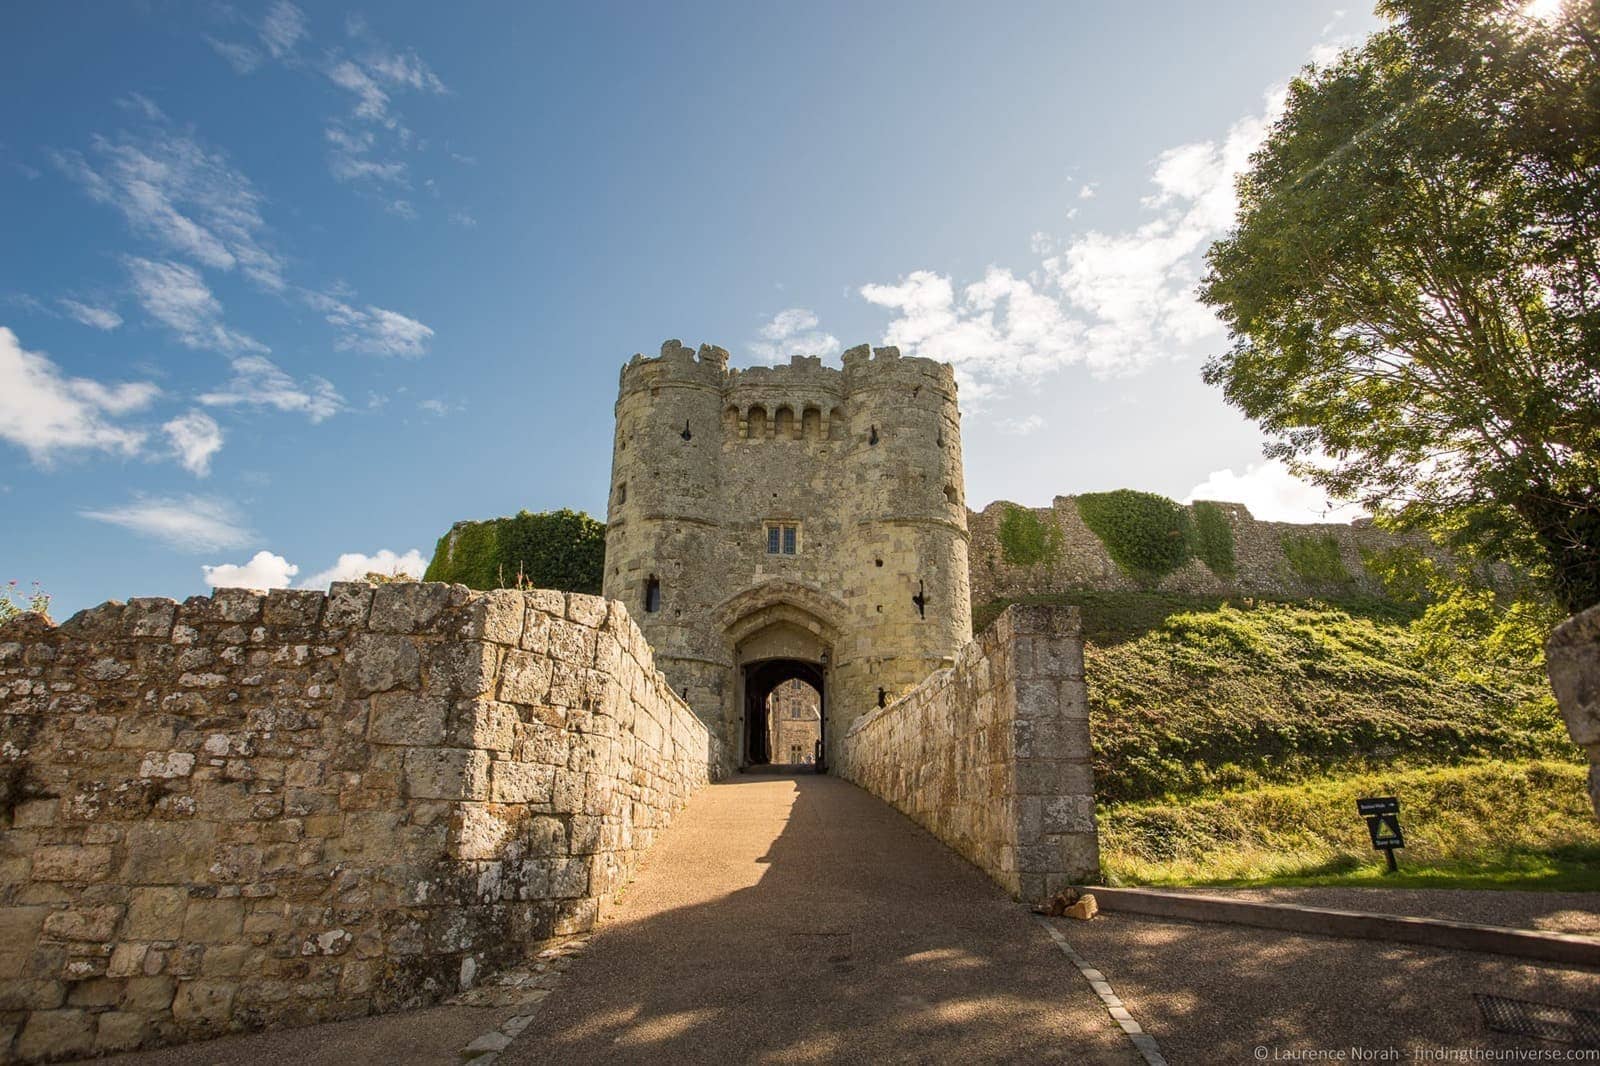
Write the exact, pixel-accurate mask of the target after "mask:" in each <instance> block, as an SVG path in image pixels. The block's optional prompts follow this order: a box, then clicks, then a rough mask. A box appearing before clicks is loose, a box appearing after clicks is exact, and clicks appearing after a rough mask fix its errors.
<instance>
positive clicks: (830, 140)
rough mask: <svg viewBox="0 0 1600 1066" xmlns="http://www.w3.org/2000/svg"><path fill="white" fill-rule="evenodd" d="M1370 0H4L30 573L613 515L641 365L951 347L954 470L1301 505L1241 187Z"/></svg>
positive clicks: (312, 574)
mask: <svg viewBox="0 0 1600 1066" xmlns="http://www.w3.org/2000/svg"><path fill="white" fill-rule="evenodd" d="M1376 24H1377V23H1376V21H1375V19H1374V18H1373V16H1371V15H1370V14H1368V13H1367V12H1365V11H1364V10H1360V9H1353V10H1343V11H1341V10H1337V9H1335V8H1334V7H1332V6H1330V5H1329V4H1326V3H1289V2H1283V0H1260V2H1255V0H1251V2H1243V0H1240V2H1233V3H1207V4H1194V3H1172V4H1141V5H1133V4H1097V5H1087V4H1071V3H1064V2H1053V3H1038V4H983V5H979V4H972V3H950V4H934V3H916V4H911V3H904V4H897V3H880V4H869V5H866V4H843V3H841V4H825V3H808V4H783V5H780V4H735V3H728V4H673V5H667V4H653V5H645V4H611V5H605V4H595V5H562V6H560V7H557V6H555V5H549V6H534V5H528V4H503V5H488V4H480V5H455V6H451V7H449V8H446V7H442V6H440V5H437V4H422V3H404V4H402V3H390V4H384V5H374V6H372V7H367V8H362V7H348V8H346V7H342V6H336V5H333V4H318V5H311V4H309V3H306V4H304V5H302V6H296V5H294V4H292V3H288V2H286V0H275V2H268V3H258V2H241V3H237V4H220V3H193V4H191V3H182V2H165V0H149V2H146V3H143V4H136V5H93V6H92V7H91V6H87V5H85V6H78V5H68V4H33V5H25V4H14V5H8V6H7V8H6V10H5V12H4V13H0V32H3V35H4V37H5V39H6V40H7V41H8V42H9V43H10V44H11V48H10V50H9V51H10V55H9V57H8V61H7V63H6V65H5V69H4V73H0V90H3V93H4V98H5V99H7V100H9V101H12V102H13V104H15V103H16V102H18V101H26V102H27V103H26V106H11V107H8V108H6V109H5V111H4V114H3V115H0V241H3V245H0V247H3V249H4V254H3V255H0V331H3V332H0V581H4V580H5V579H7V578H17V579H20V580H22V581H23V582H25V583H26V582H28V581H31V580H38V581H40V582H42V583H43V584H44V586H45V587H46V588H47V589H48V590H49V591H50V592H51V593H53V594H54V595H55V597H56V600H55V613H56V614H57V616H58V617H63V616H64V615H65V614H66V613H69V612H71V611H73V610H77V609H79V608H82V607H85V606H89V605H91V604H94V603H97V602H99V601H101V600H104V599H108V598H126V597H128V596H132V595H170V596H178V597H181V596H185V595H190V594H193V593H196V592H202V591H204V590H205V588H206V587H207V584H208V582H210V583H216V582H230V583H231V582H248V583H257V584H285V583H292V584H297V585H298V584H307V583H321V582H325V581H327V580H329V579H330V578H332V577H336V576H348V575H352V574H356V573H359V572H362V571H364V570H365V569H369V568H373V567H382V568H390V567H393V566H395V565H397V564H406V565H411V566H415V565H416V564H417V563H418V562H419V561H420V562H425V561H426V559H427V557H428V555H429V554H430V553H431V551H432V547H433V543H434V541H435V539H436V538H437V537H438V536H439V534H440V533H442V532H443V531H444V530H445V529H446V528H448V526H449V525H450V523H451V522H452V521H455V520H457V519H460V518H481V517H489V516H493V515H498V514H506V513H511V512H514V511H516V510H518V509H519V508H524V507H526V508H529V509H532V510H540V509H545V508H552V507H561V506H571V507H575V508H582V509H587V510H589V511H590V512H591V513H595V514H603V512H604V505H605V496H606V486H607V481H608V475H607V472H608V467H609V463H610V433H611V408H612V403H613V400H614V398H615V387H616V379H617V371H618V369H619V367H620V366H621V364H622V363H623V362H625V361H626V360H627V358H628V357H629V356H630V355H631V354H632V353H634V352H636V351H644V352H647V353H653V352H654V351H655V349H656V347H657V346H658V345H659V344H660V342H661V341H662V340H664V339H666V338H669V337H677V338H681V339H683V340H684V341H685V342H687V343H690V344H696V343H700V342H710V343H716V344H721V345H723V346H725V347H727V348H729V349H730V351H732V352H733V357H734V361H735V364H736V365H744V364H750V363H758V362H764V361H770V360H773V359H776V358H780V357H784V356H787V355H788V354H790V353H792V352H810V353H819V354H822V355H824V356H826V357H830V358H831V359H836V358H837V353H838V351H839V350H840V349H841V348H842V347H848V346H850V345H852V344H856V343H861V342H864V341H865V342H872V343H878V344H881V343H898V344H900V346H901V348H902V350H904V351H906V352H907V353H908V354H922V355H929V356H933V357H936V358H941V359H946V360H950V361H952V362H954V363H955V364H956V365H957V367H958V371H959V373H960V376H961V381H962V387H963V406H964V410H965V422H964V441H965V446H966V458H967V488H968V497H969V499H970V500H971V501H972V502H973V503H974V504H975V505H981V504H983V503H985V502H987V501H989V500H993V499H997V498H1005V499H1012V500H1016V501H1019V502H1024V503H1029V504H1036V505H1037V504H1043V503H1047V502H1048V501H1049V499H1050V498H1051V497H1052V496H1053V495H1055V494H1057V493H1071V492H1081V491H1091V490H1099V489H1110V488H1118V487H1134V488H1141V489H1147V490H1151V491H1157V492H1163V493H1166V494H1168V495H1171V496H1173V497H1175V498H1179V499H1184V498H1189V497H1191V496H1193V495H1195V494H1196V493H1198V494H1199V495H1201V496H1206V497H1209V498H1227V499H1238V500H1242V501H1243V502H1245V503H1247V504H1249V505H1250V506H1251V507H1252V509H1253V510H1255V511H1256V512H1257V513H1258V514H1261V515H1265V516H1270V517H1278V518H1287V519H1299V520H1304V521H1311V520H1315V519H1316V518H1317V517H1318V515H1319V514H1320V513H1321V512H1323V511H1324V510H1325V507H1324V502H1323V501H1322V499H1321V497H1320V495H1319V494H1318V493H1316V492H1315V491H1313V490H1310V489H1307V488H1305V487H1304V486H1301V485H1299V484H1298V483H1295V482H1293V481H1292V480H1290V479H1288V478H1287V476H1286V475H1284V474H1283V473H1282V472H1281V471H1279V470H1276V469H1274V468H1272V467H1270V466H1266V465H1264V464H1263V463H1262V462H1261V459H1260V446H1261V443H1262V441H1261V436H1260V434H1259V432H1258V431H1257V430H1256V429H1255V428H1254V427H1253V426H1251V425H1250V424H1248V423H1246V422H1245V421H1244V420H1243V419H1241V418H1240V417H1239V416H1238V415H1237V414H1236V413H1235V412H1233V411H1231V410H1230V409H1229V408H1227V407H1226V406H1225V405H1224V404H1223V402H1222V400H1221V397H1220V396H1219V395H1218V394H1217V393H1216V392H1215V391H1214V390H1211V389H1209V388H1207V387H1206V386H1205V385H1204V384H1203V383H1202V382H1201V381H1200V379H1199V371H1200V366H1201V363H1202V362H1203V360H1204V358H1205V356H1206V355H1207V354H1209V353H1211V352H1214V351H1216V350H1218V349H1219V348H1220V347H1221V346H1222V345H1224V344H1225V343H1226V338H1225V336H1224V335H1223V334H1222V332H1221V331H1220V329H1219V327H1218V326H1217V325H1216V323H1215V320H1214V319H1212V318H1211V317H1210V315H1209V314H1208V313H1207V312H1206V311H1205V310H1204V309H1203V308H1200V307H1199V306H1198V305H1197V304H1196V303H1195V302H1194V300H1193V298H1192V290H1193V287H1194V284H1195V281H1196V279H1197V278H1198V276H1199V273H1200V265H1199V257H1200V255H1201V254H1203V252H1204V249H1205V247H1206V245H1207V244H1208V243H1209V242H1210V241H1211V240H1212V239H1214V238H1215V237H1217V236H1218V235H1220V234H1221V233H1222V232H1224V231H1225V230H1226V228H1227V224H1228V220H1229V218H1230V217H1231V213H1232V206H1233V201H1232V192H1231V175H1232V174H1233V173H1234V172H1235V171H1236V170H1237V169H1238V168H1239V167H1240V166H1242V165H1243V164H1244V161H1245V159H1246V158H1247V156H1248V153H1249V151H1250V150H1251V148H1252V147H1253V146H1254V145H1255V144H1256V143H1258V141H1259V139H1260V137H1261V135H1262V132H1263V130H1264V129H1265V126H1266V123H1268V122H1269V121H1270V119H1271V116H1272V114H1273V112H1274V108H1275V107H1276V106H1277V103H1276V100H1277V97H1276V94H1277V93H1278V92H1279V91H1281V88H1282V86H1283V84H1284V83H1285V81H1286V80H1287V79H1288V78H1290V77H1292V76H1293V75H1294V73H1295V72H1296V71H1297V70H1298V69H1299V68H1300V67H1301V65H1302V64H1304V63H1306V62H1307V61H1309V60H1312V59H1314V58H1318V57H1326V56H1327V55H1329V54H1331V52H1332V51H1333V50H1334V49H1336V48H1337V47H1338V46H1340V45H1341V44H1345V43H1349V42H1350V41H1352V40H1354V39H1358V38H1359V37H1360V36H1361V35H1363V34H1365V33H1366V32H1368V31H1370V30H1371V29H1373V28H1375V26H1376Z"/></svg>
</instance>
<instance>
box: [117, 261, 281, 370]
mask: <svg viewBox="0 0 1600 1066" xmlns="http://www.w3.org/2000/svg"><path fill="white" fill-rule="evenodd" d="M124 262H125V264H126V265H127V268H128V274H129V277H130V279H131V280H132V283H133V295H134V296H135V297H136V298H137V299H138V301H139V303H140V305H141V306H142V307H143V308H144V309H145V311H146V312H147V313H148V314H149V315H150V317H151V318H154V319H155V320H156V321H157V322H160V323H162V324H163V325H165V326H166V327H167V328H168V329H170V330H172V331H173V332H174V333H176V334H177V335H178V340H179V341H180V342H182V344H183V345H184V346H185V347H187V348H203V349H210V350H215V351H219V352H266V351H267V350H268V349H267V346H266V345H264V344H262V343H261V342H260V341H258V340H256V339H254V338H253V337H250V336H248V335H246V334H243V333H239V332H237V331H235V330H231V329H229V328H228V327H227V326H225V325H223V322H222V304H221V303H219V302H218V300H217V298H216V297H215V296H213V295H212V294H211V290H210V288H208V287H207V286H206V283H205V279H204V278H202V277H201V276H200V272H199V271H198V270H196V269H194V268H193V267H191V266H186V265H185V264H183V263H177V262H173V261H172V260H165V261H162V262H156V261H153V260H150V259H140V258H137V257H134V256H130V257H129V258H127V259H126V260H124Z"/></svg>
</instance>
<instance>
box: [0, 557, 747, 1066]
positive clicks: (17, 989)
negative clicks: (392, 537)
mask: <svg viewBox="0 0 1600 1066" xmlns="http://www.w3.org/2000/svg"><path fill="white" fill-rule="evenodd" d="M721 761H722V760H721V754H720V751H719V750H718V749H717V747H716V744H715V741H714V740H713V739H712V738H710V737H709V736H708V734H707V732H706V730H705V728H704V727H703V726H702V725H701V724H700V722H699V720H698V719H697V718H696V717H695V716H694V715H693V714H692V713H691V712H690V711H689V709H688V707H687V706H685V705H684V703H683V702H682V701H681V700H680V699H679V698H678V697H677V696H676V695H675V694H674V693H673V692H672V691H671V690H670V689H669V688H668V687H667V685H666V683H665V681H664V680H663V678H662V677H661V675H660V674H659V673H657V672H656V670H655V668H654V666H653V664H652V659H651V653H650V650H649V648H648V646H647V645H646V643H645V641H644V639H643V638H642V637H641V636H640V634H639V631H638V630H637V629H636V628H635V627H634V625H633V623H632V622H631V621H630V620H629V618H628V616H627V613H626V611H624V610H623V608H622V606H621V605H620V604H617V603H609V602H607V601H605V600H602V599H599V598H597V597H591V596H579V595H563V594H561V593H558V592H544V591H534V592H527V593H523V592H520V591H514V590H502V591H498V592H490V593H473V592H469V591H468V590H467V589H466V588H464V587H463V586H460V585H442V584H422V583H402V584H391V585H383V586H379V587H376V588H374V587H373V586H369V585H365V584H338V585H335V586H334V587H333V590H332V591H331V592H330V593H328V594H323V593H320V592H299V591H290V590H279V591H275V592H272V593H267V594H263V593H258V592H250V591H246V590H222V591H218V592H217V593H215V595H213V596H211V597H196V598H193V599H190V600H188V601H186V602H184V603H182V604H177V603H174V602H172V601H171V600H155V599H136V600H133V601H130V602H129V603H127V604H121V603H114V602H113V603H107V604H105V605H103V606H101V607H97V608H94V609H92V610H89V611H85V612H83V613H81V614H79V615H77V616H75V617H73V618H72V619H71V620H69V621H68V622H66V623H64V624H63V625H61V626H60V627H59V628H56V627H53V626H51V625H50V624H49V623H47V622H45V621H44V620H43V619H41V618H39V617H38V616H36V615H27V616H23V617H22V618H20V619H17V620H13V621H12V622H11V623H8V624H7V625H6V626H5V627H3V628H0V1061H9V1060H10V1058H11V1057H15V1058H17V1059H20V1060H22V1061H29V1060H36V1059H43V1058H52V1057H67V1056H76V1055H80V1054H87V1053H91V1052H102V1051H112V1050H118V1049H124V1048H132V1047H136V1046H140V1045H149V1044H157V1043H169V1042H178V1041H183V1040H190V1039H195V1038H200V1037H205V1036H209V1035H213V1034H216V1033H220V1032H225V1031H230V1030H241V1029H250V1028H255V1027H260V1026H265V1025H295V1024H304V1023H310V1022H316V1021H324V1020H328V1019H334V1018H343V1017H349V1016H355V1015H362V1014H366V1013H369V1012H375V1011H386V1010H393V1009H398V1008H404V1007H411V1006H417V1005H423V1004H427V1003H430V1002H433V1001H436V1000H438V999H439V998H440V997H442V996H445V995H448V994H450V993H453V992H455V991H457V990H458V989H461V988H463V987H466V986H468V985H470V984H471V983H472V982H473V980H474V978H475V976H476V975H478V974H481V973H483V972H484V970H485V969H486V968H489V967H494V966H496V965H499V964H500V963H502V962H505V961H509V960H510V959H511V958H512V957H514V956H517V955H518V954H519V953H520V952H521V951H523V950H524V949H525V948H526V946H527V945H528V944H530V943H532V942H537V941H538V940H540V939H542V938H546V937H549V936H551V935H553V934H557V933H562V932H569V931H577V930H582V929H585V928H588V927H590V926H591V925H593V923H594V921H595V919H596V917H597V915H598V913H599V911H600V909H601V908H602V907H603V906H604V905H605V903H606V901H607V900H608V899H609V898H610V897H612V896H613V895H614V893H615V891H616V889H617V888H619V887H620V886H621V885H622V884H623V882H624V881H625V879H626V878H627V877H628V875H629V872H630V871H631V870H632V869H633V867H634V865H635V863H636V861H637V860H638V857H639V855H640V854H641V852H643V851H644V850H645V849H646V848H647V847H649V845H650V842H651V840H652V838H653V836H654V835H655V833H656V832H657V831H658V830H659V829H660V828H661V827H662V826H663V825H665V824H666V823H667V821H668V820H669V819H670V818H671V817H672V815H673V813H674V812H675V811H676V810H678V809H679V808H680V807H681V806H682V804H683V803H684V802H685V800H686V799H687V798H688V796H689V795H690V794H691V793H692V792H693V791H694V790H695V789H697V788H698V787H699V786H701V785H703V784H704V783H706V781H707V780H708V777H710V776H713V775H714V774H716V773H717V770H718V767H719V766H720V764H721Z"/></svg>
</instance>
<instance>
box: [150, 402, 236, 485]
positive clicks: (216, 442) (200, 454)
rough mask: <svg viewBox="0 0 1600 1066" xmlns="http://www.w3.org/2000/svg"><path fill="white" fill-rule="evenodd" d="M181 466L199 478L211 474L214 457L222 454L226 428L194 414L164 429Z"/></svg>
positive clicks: (167, 424)
mask: <svg viewBox="0 0 1600 1066" xmlns="http://www.w3.org/2000/svg"><path fill="white" fill-rule="evenodd" d="M161 431H162V432H163V433H165V434H166V435H167V441H168V442H169V443H170V444H171V445H172V450H173V452H174V454H175V455H177V457H178V462H179V464H180V465H181V466H182V467H183V468H184V469H185V470H187V471H189V473H191V474H193V475H195V476H196V477H205V476H206V475H208V474H210V473H211V457H212V456H213V455H216V454H217V453H218V452H219V451H221V450H222V427H221V426H219V425H217V420H216V419H214V418H212V417H211V416H210V415H208V414H206V413H205V412H204V411H190V412H188V413H187V414H182V415H179V416H178V417H177V418H174V419H172V420H171V421H170V422H166V423H164V424H163V425H162V427H161Z"/></svg>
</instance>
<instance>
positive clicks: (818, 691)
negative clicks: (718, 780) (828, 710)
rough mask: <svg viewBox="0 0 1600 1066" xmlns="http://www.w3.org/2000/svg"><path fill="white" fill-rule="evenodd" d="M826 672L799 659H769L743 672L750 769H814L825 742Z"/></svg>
mask: <svg viewBox="0 0 1600 1066" xmlns="http://www.w3.org/2000/svg"><path fill="white" fill-rule="evenodd" d="M825 686H826V682H825V681H824V680H823V672H822V669H821V668H820V667H819V666H818V665H817V664H815V663H809V662H804V661H802V660H799V659H764V660H761V661H760V662H754V663H749V664H747V665H746V666H745V667H744V698H745V714H744V751H743V753H742V754H743V759H742V760H741V761H742V762H743V764H744V765H747V766H760V765H765V764H768V763H780V764H791V765H811V764H814V763H816V762H817V755H818V752H819V751H820V750H821V749H820V741H821V740H822V738H823V732H822V731H823V715H822V708H823V700H824V692H825V691H826V688H825Z"/></svg>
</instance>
